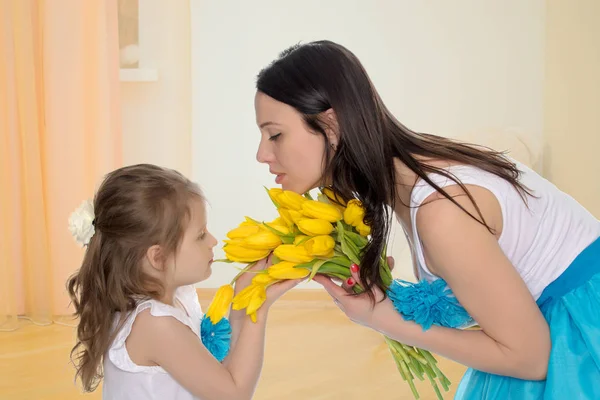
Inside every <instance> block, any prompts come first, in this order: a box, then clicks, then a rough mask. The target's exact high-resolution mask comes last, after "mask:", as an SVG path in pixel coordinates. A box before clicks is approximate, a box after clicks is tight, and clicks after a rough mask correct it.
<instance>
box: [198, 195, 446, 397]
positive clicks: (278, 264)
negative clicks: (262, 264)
mask: <svg viewBox="0 0 600 400" xmlns="http://www.w3.org/2000/svg"><path fill="white" fill-rule="evenodd" d="M267 192H268V194H269V197H270V198H271V200H272V202H273V204H274V205H275V207H277V211H278V213H279V217H278V218H276V219H275V220H274V221H271V222H259V221H257V220H254V219H252V218H249V217H246V218H245V221H244V222H242V223H241V224H240V225H239V226H238V227H236V228H235V229H233V230H231V231H229V232H228V233H227V237H228V239H227V240H225V245H224V247H223V250H224V252H225V254H226V257H227V258H226V259H224V260H218V261H224V262H238V263H246V264H248V266H247V267H246V268H244V269H243V270H242V271H241V272H240V274H238V275H237V276H236V277H235V278H234V279H233V281H232V282H231V284H228V285H224V286H222V287H221V288H219V290H218V291H217V293H216V295H215V297H214V299H213V301H212V303H211V304H210V306H209V308H208V310H207V312H206V318H208V319H210V321H211V322H212V324H218V323H219V322H220V321H221V320H222V319H223V318H224V317H225V315H226V314H227V312H228V310H229V307H230V306H231V307H232V308H233V309H234V310H243V309H245V310H246V314H247V315H249V316H250V318H251V319H252V320H253V321H254V322H256V318H257V317H256V312H257V310H258V309H259V308H260V307H261V305H262V304H263V303H264V301H265V300H266V288H267V287H268V286H270V285H272V284H274V283H276V282H278V281H281V280H285V279H299V278H305V277H309V280H310V279H312V278H313V277H314V276H315V275H316V274H317V273H319V274H324V275H327V276H330V277H335V278H338V279H341V280H345V279H347V278H349V277H350V276H351V272H350V266H351V265H352V264H353V263H355V264H360V255H361V252H362V250H363V249H364V247H365V246H366V245H367V243H368V235H369V234H370V228H369V226H368V225H366V224H365V222H364V220H363V218H364V209H363V207H362V204H361V203H360V201H358V200H356V199H353V200H350V201H349V202H348V203H345V202H344V201H343V200H341V199H340V198H339V196H336V194H335V193H334V192H333V191H332V190H331V189H329V188H324V189H322V190H321V191H320V193H319V194H318V196H317V200H314V199H313V198H312V197H311V196H310V194H308V193H307V194H305V195H304V196H302V195H299V194H297V193H295V192H291V191H285V190H282V189H279V188H274V189H268V190H267ZM271 253H273V256H272V260H273V264H272V265H271V266H270V267H268V268H267V269H266V270H262V271H248V270H249V269H250V268H251V267H252V266H253V265H254V263H255V262H256V261H258V260H261V259H263V258H265V257H267V256H268V255H269V254H271ZM384 253H385V252H384ZM381 261H382V262H381V276H382V277H383V281H384V284H385V285H386V287H390V285H392V282H393V278H392V274H391V271H390V269H389V266H388V264H387V258H386V255H385V254H382V255H381ZM247 272H250V273H254V274H255V276H254V277H253V278H252V282H251V284H250V285H249V286H248V287H246V288H245V289H243V290H241V291H240V292H239V293H238V294H237V295H236V296H235V297H234V290H233V286H232V285H233V283H234V282H235V280H236V279H237V278H238V277H239V276H240V275H241V274H243V273H247ZM352 289H353V290H354V292H355V293H361V292H362V291H363V289H362V287H360V285H358V284H356V285H354V286H353V287H352ZM385 341H386V343H387V345H388V348H389V350H390V352H391V354H392V356H393V359H394V361H395V362H396V365H397V368H398V371H399V372H400V374H401V376H402V378H403V379H404V380H405V381H407V382H408V384H409V385H410V387H411V390H412V392H413V395H414V397H415V398H416V399H418V398H419V394H418V392H417V390H416V388H415V385H414V382H413V380H414V377H417V378H418V379H420V380H421V381H423V380H424V377H425V376H426V377H427V378H428V380H429V381H430V382H431V384H432V386H433V388H434V390H435V392H436V394H437V397H438V399H442V395H441V392H440V390H439V388H438V385H437V382H439V383H440V385H441V386H442V387H443V388H444V390H445V391H447V390H448V387H449V384H450V381H449V380H448V379H447V378H446V376H445V375H444V374H443V373H442V372H441V371H440V370H439V368H438V367H437V365H436V363H437V362H436V360H435V358H434V357H433V356H432V355H431V354H430V353H429V352H428V351H425V350H422V349H418V348H415V347H412V346H407V345H404V344H401V343H399V342H397V341H395V340H392V339H389V338H387V337H386V338H385ZM436 381H437V382H436Z"/></svg>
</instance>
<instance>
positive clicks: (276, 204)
mask: <svg viewBox="0 0 600 400" xmlns="http://www.w3.org/2000/svg"><path fill="white" fill-rule="evenodd" d="M263 187H264V188H265V190H266V191H267V196H269V199H271V201H272V202H273V205H274V206H275V207H277V208H279V204H278V203H277V202H276V201H275V200H273V198H272V197H271V195H270V194H269V188H267V187H266V186H263Z"/></svg>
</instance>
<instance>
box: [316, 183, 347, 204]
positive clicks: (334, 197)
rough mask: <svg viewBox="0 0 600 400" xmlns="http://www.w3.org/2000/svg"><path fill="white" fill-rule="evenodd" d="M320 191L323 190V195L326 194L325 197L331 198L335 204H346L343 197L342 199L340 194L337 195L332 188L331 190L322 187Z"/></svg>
mask: <svg viewBox="0 0 600 400" xmlns="http://www.w3.org/2000/svg"><path fill="white" fill-rule="evenodd" d="M321 192H323V194H324V195H325V196H327V198H328V199H329V200H331V201H332V202H334V203H335V204H338V203H339V204H341V205H342V206H344V207H345V206H346V202H345V201H344V199H342V197H341V196H340V195H338V194H337V193H335V192H334V191H333V190H331V188H328V187H326V188H323V189H322V190H321Z"/></svg>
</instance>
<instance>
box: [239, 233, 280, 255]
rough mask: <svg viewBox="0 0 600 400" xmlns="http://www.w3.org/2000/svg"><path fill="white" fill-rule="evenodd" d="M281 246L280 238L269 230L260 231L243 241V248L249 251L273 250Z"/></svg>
mask: <svg viewBox="0 0 600 400" xmlns="http://www.w3.org/2000/svg"><path fill="white" fill-rule="evenodd" d="M280 244H281V239H280V238H279V236H277V235H276V234H274V233H273V232H271V231H269V230H262V229H261V230H260V232H258V233H255V234H254V235H250V236H248V237H247V238H244V239H243V246H244V247H246V248H248V249H256V250H273V249H274V248H275V247H277V246H279V245H280Z"/></svg>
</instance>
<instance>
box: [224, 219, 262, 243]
mask: <svg viewBox="0 0 600 400" xmlns="http://www.w3.org/2000/svg"><path fill="white" fill-rule="evenodd" d="M242 223H243V222H242ZM259 231H260V228H259V227H258V225H242V226H238V227H237V228H235V229H232V230H230V231H229V232H227V237H228V238H230V239H240V238H245V237H248V236H250V235H253V234H255V233H258V232H259Z"/></svg>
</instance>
